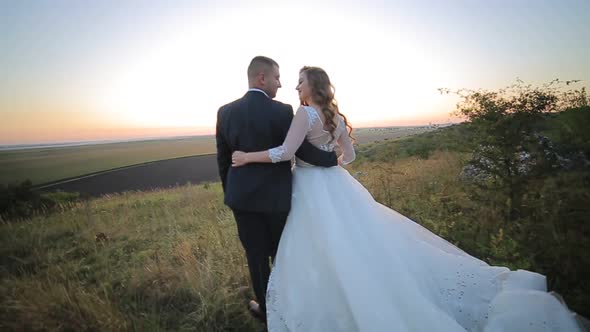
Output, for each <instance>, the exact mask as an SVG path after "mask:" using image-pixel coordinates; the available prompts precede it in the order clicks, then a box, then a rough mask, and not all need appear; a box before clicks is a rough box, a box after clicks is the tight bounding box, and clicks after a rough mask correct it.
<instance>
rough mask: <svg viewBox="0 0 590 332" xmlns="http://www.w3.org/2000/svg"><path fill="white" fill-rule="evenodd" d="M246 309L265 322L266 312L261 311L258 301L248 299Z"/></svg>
mask: <svg viewBox="0 0 590 332" xmlns="http://www.w3.org/2000/svg"><path fill="white" fill-rule="evenodd" d="M248 311H250V314H251V315H252V316H254V318H256V319H258V320H259V321H261V322H262V323H264V324H266V312H264V311H262V309H261V308H260V304H258V302H256V301H254V300H250V302H248Z"/></svg>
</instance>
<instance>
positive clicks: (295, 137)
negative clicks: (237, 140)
mask: <svg viewBox="0 0 590 332" xmlns="http://www.w3.org/2000/svg"><path fill="white" fill-rule="evenodd" d="M308 130H309V117H308V115H307V112H306V111H305V109H303V107H299V109H298V110H297V113H295V116H294V117H293V121H292V122H291V127H289V131H288V132H287V137H285V141H284V142H283V144H282V145H281V146H277V147H275V148H272V149H269V150H265V151H258V152H247V153H246V152H240V151H236V152H234V153H233V155H232V166H233V167H238V166H243V165H246V164H249V163H271V162H272V163H278V162H281V161H287V160H291V159H292V158H293V156H294V155H295V152H296V151H297V149H298V148H299V146H301V143H303V140H304V139H305V135H306V134H307V132H308Z"/></svg>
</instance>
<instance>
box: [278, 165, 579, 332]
mask: <svg viewBox="0 0 590 332" xmlns="http://www.w3.org/2000/svg"><path fill="white" fill-rule="evenodd" d="M267 314H268V329H269V331H371V332H372V331H440V332H447V331H449V332H450V331H486V332H492V331H494V332H495V331H531V332H532V331H580V330H581V329H580V327H579V325H578V324H577V322H576V320H575V318H574V314H573V313H572V312H570V311H569V310H568V308H567V307H566V306H565V305H564V304H562V303H561V302H560V301H559V300H558V298H557V297H556V296H554V295H553V294H551V293H548V292H547V289H546V280H545V277H544V276H543V275H540V274H538V273H534V272H529V271H524V270H518V271H510V270H509V269H507V268H505V267H497V266H489V265H488V264H486V263H485V262H483V261H481V260H479V259H477V258H475V257H472V256H470V255H468V254H467V253H465V252H464V251H462V250H461V249H459V248H457V247H456V246H454V245H452V244H450V243H449V242H447V241H445V240H444V239H442V238H440V237H438V236H436V235H435V234H433V233H432V232H430V231H428V230H427V229H426V228H424V227H422V226H420V225H419V224H417V223H415V222H414V221H412V220H410V219H408V218H406V217H404V216H403V215H401V214H399V213H397V212H395V211H394V210H391V209H389V208H387V207H385V206H383V205H381V204H379V203H378V202H376V201H375V200H374V199H373V197H372V196H371V195H370V193H369V192H368V191H367V190H366V189H365V188H364V187H363V186H362V185H361V184H360V183H359V182H358V181H356V179H354V177H352V176H351V175H350V174H349V173H348V172H347V171H346V170H345V169H343V168H341V167H331V168H320V167H296V168H295V170H294V179H293V199H292V207H291V212H290V215H289V218H288V220H287V224H286V226H285V229H284V231H283V235H282V237H281V241H280V244H279V250H278V253H277V257H276V260H275V264H274V268H273V270H272V273H271V277H270V281H269V284H268V292H267Z"/></svg>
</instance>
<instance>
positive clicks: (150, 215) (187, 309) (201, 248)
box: [0, 184, 263, 331]
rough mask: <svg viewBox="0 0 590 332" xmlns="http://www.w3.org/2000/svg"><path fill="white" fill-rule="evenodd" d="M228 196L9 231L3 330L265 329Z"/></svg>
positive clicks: (88, 206)
mask: <svg viewBox="0 0 590 332" xmlns="http://www.w3.org/2000/svg"><path fill="white" fill-rule="evenodd" d="M221 198H222V195H221V187H220V186H219V185H218V184H215V185H211V186H209V185H205V186H203V185H200V186H186V187H181V188H177V189H171V190H166V191H155V192H146V193H134V194H125V195H117V196H112V197H103V198H101V199H97V200H92V201H88V202H85V203H79V204H77V205H75V206H73V207H68V208H64V209H63V210H62V211H61V212H59V213H55V214H53V215H51V216H39V217H36V218H33V219H32V220H29V221H26V222H22V223H16V224H3V225H1V226H0V237H1V239H2V249H1V251H2V252H1V255H0V257H1V258H0V259H1V260H2V269H1V272H0V276H1V281H0V299H1V300H0V301H1V309H0V316H1V318H0V328H1V329H2V330H4V331H7V330H59V331H87V330H94V331H105V330H109V331H130V330H134V331H167V330H170V331H176V330H193V331H262V330H263V329H262V327H261V326H260V325H258V324H257V323H256V322H254V321H253V320H252V319H251V318H250V317H249V315H248V313H247V311H246V310H245V308H246V297H245V295H244V294H242V295H240V291H239V289H240V287H241V286H248V280H249V279H248V272H247V267H246V262H245V258H244V256H243V253H242V249H241V246H240V244H239V240H238V237H237V233H236V228H235V223H234V221H233V217H232V215H231V213H230V211H229V210H228V209H227V208H225V207H224V205H223V203H222V202H221ZM102 234H104V237H103V235H102Z"/></svg>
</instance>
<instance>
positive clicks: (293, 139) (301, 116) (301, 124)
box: [268, 107, 311, 163]
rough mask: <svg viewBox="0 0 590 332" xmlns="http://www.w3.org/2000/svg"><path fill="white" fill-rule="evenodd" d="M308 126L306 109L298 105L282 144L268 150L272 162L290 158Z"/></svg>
mask: <svg viewBox="0 0 590 332" xmlns="http://www.w3.org/2000/svg"><path fill="white" fill-rule="evenodd" d="M310 127H311V121H310V118H309V115H308V113H307V111H306V110H305V109H304V108H303V107H299V109H298V110H297V113H295V116H294V117H293V121H292V122H291V127H289V132H287V137H286V138H285V141H284V142H283V145H281V146H277V147H275V148H272V149H270V150H268V156H269V158H270V160H271V161H272V162H273V163H278V162H281V161H287V160H291V159H292V158H293V156H294V155H295V152H296V151H297V149H298V148H299V146H301V143H303V140H304V139H305V135H307V132H308V131H309V129H310Z"/></svg>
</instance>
